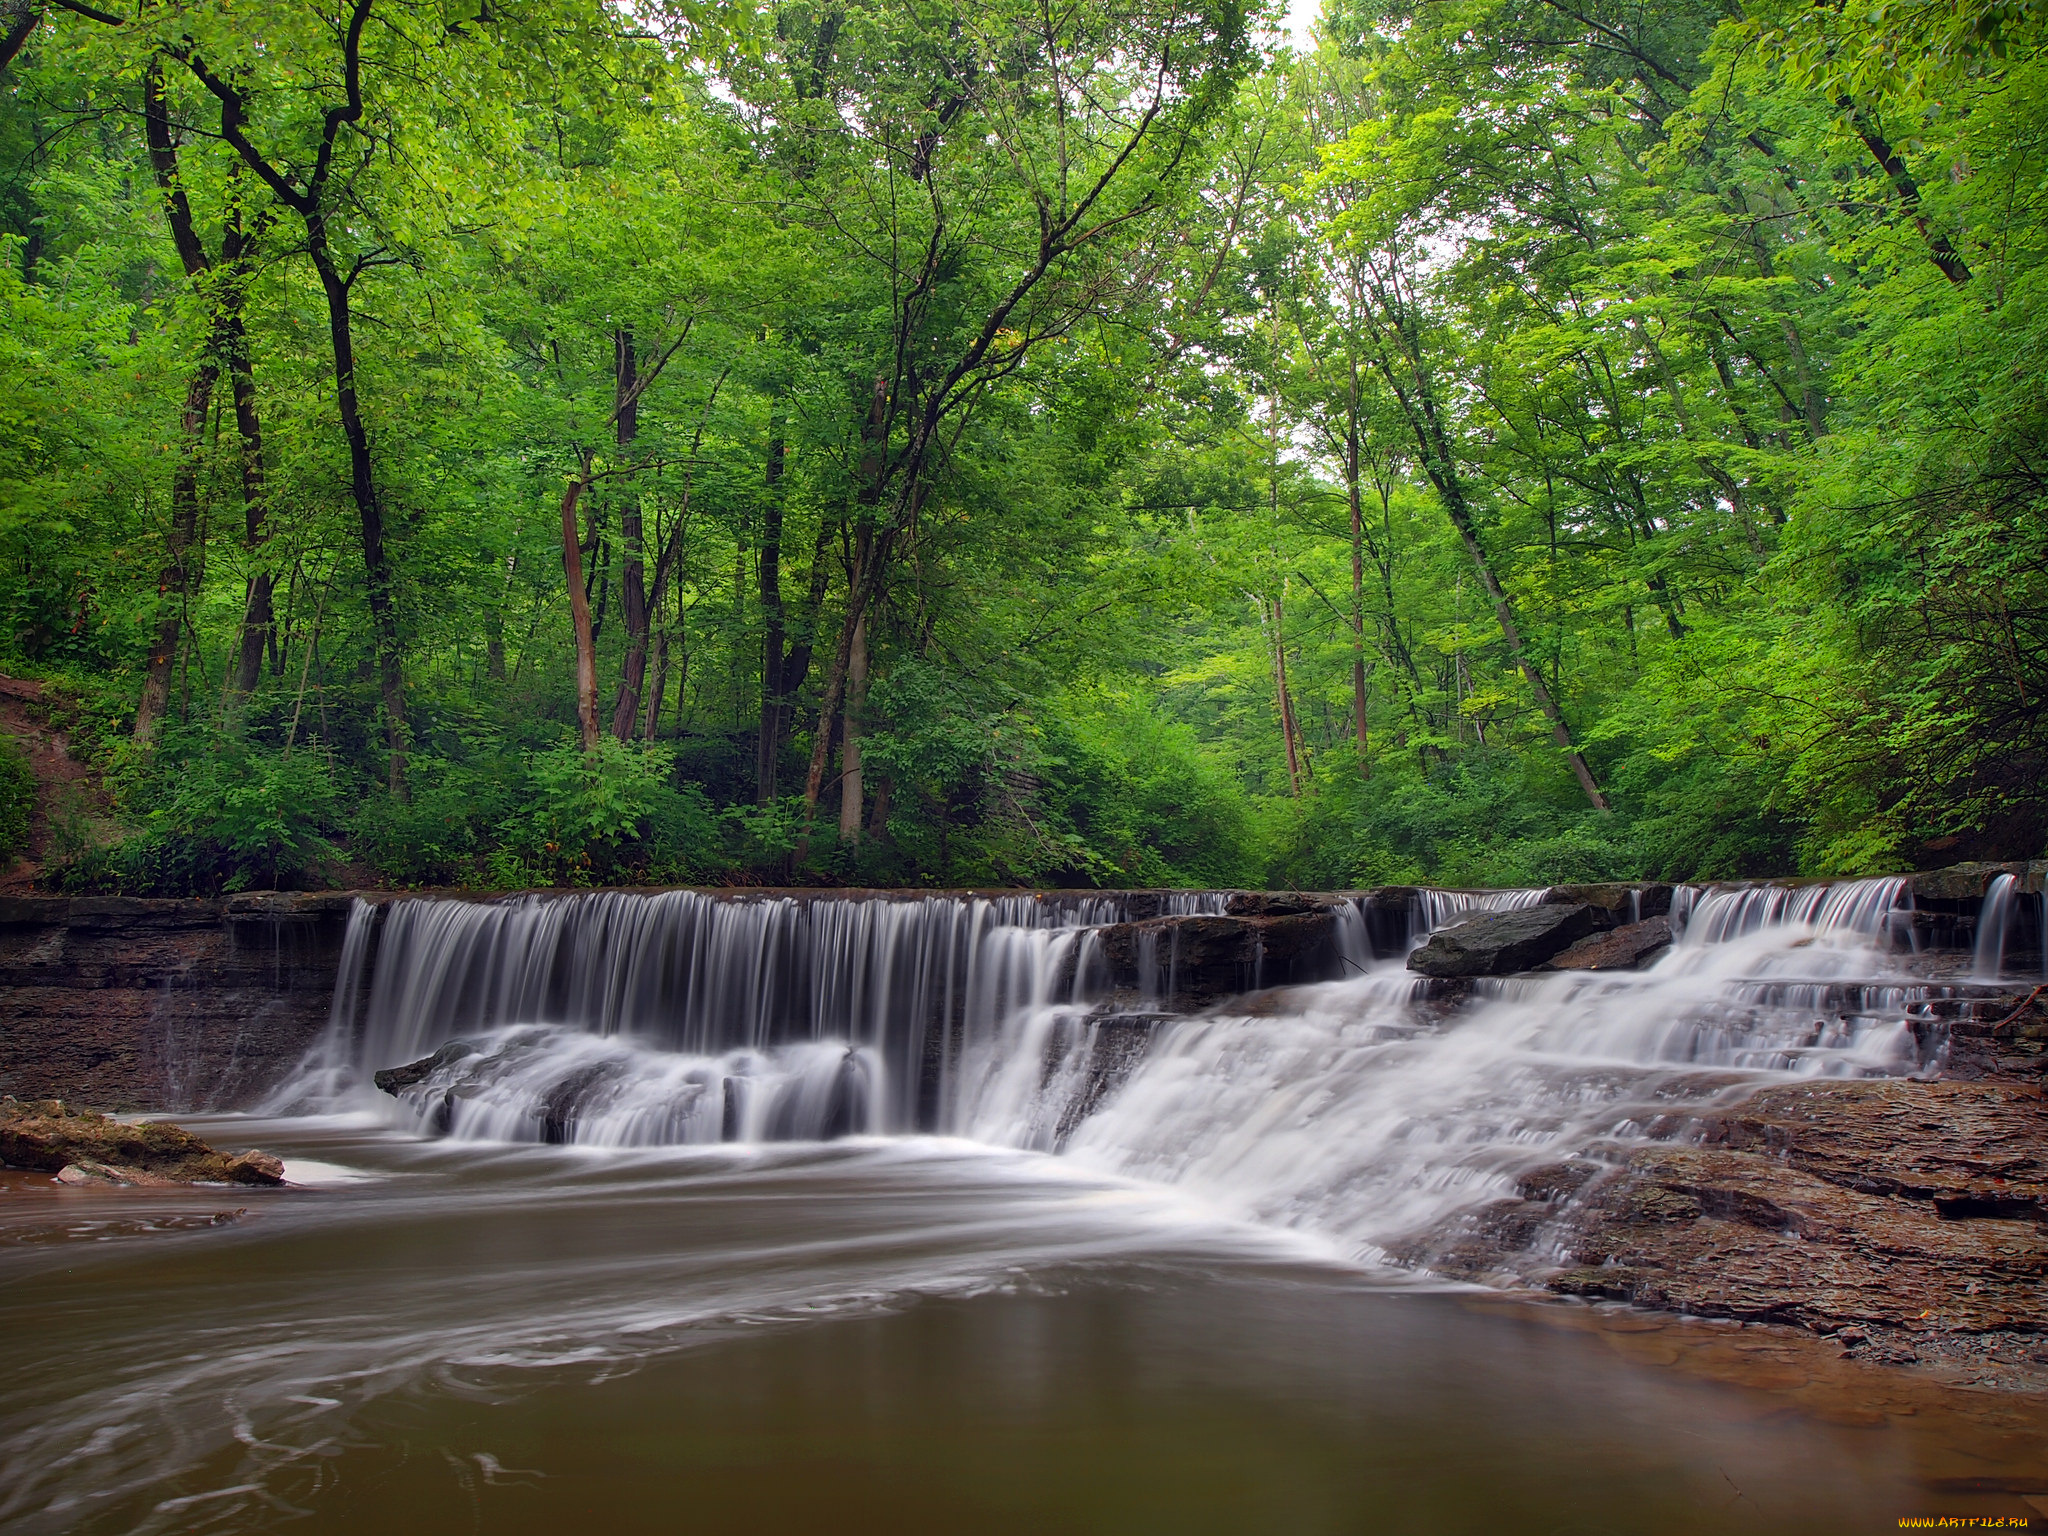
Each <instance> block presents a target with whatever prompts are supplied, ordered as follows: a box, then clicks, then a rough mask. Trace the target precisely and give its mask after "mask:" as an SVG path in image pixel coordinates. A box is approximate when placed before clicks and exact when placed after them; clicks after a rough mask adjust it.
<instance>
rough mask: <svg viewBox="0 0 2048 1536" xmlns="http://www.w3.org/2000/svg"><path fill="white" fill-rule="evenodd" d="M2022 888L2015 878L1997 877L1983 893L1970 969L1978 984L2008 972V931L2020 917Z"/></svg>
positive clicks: (1994, 979)
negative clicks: (2006, 956)
mask: <svg viewBox="0 0 2048 1536" xmlns="http://www.w3.org/2000/svg"><path fill="white" fill-rule="evenodd" d="M2019 885H2020V883H2019V880H2018V879H2017V878H2016V877H2015V876H2012V875H1998V876H1996V877H1994V878H1993V880H1992V882H1991V884H1990V886H1989V887H1988V888H1987V889H1986V890H1985V892H1984V905H1983V906H1982V907H1981V908H1980V909H1979V910H1978V913H1977V948H1976V953H1975V954H1974V955H1972V956H1971V966H1970V974H1971V975H1972V976H1974V977H1975V978H1976V979H1977V980H1979V981H1996V980H1998V977H1999V973H2000V972H2002V971H2003V970H2004V969H2005V932H2006V929H2007V927H2008V926H2009V925H2010V924H2011V923H2012V920H2013V919H2014V918H2015V917H2016V916H2018V912H2017V910H2016V909H2017V908H2018V905H2019V903H2018V901H2017V900H2016V898H2017V896H2018V894H2019Z"/></svg>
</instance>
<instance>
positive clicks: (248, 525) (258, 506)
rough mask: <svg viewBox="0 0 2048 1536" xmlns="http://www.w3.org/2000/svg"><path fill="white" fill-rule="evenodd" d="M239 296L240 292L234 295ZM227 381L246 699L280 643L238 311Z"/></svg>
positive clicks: (257, 437) (239, 670)
mask: <svg viewBox="0 0 2048 1536" xmlns="http://www.w3.org/2000/svg"><path fill="white" fill-rule="evenodd" d="M236 298H237V301H238V302H239V300H240V294H239V291H238V292H237V294H236ZM229 345H230V351H229V353H228V384H229V387H230V388H231V389H232V390H233V391H234V398H235V431H236V434H237V435H238V436H239V437H240V438H241V440H242V549H243V551H244V552H245V553H246V554H247V555H248V557H249V561H250V564H251V570H250V572H249V590H248V594H247V596H246V598H245V600H244V602H243V607H242V653H241V656H240V657H239V659H238V662H237V665H236V667H235V683H234V691H235V693H236V694H237V695H239V696H240V697H243V698H247V697H248V696H249V695H250V694H252V693H254V692H255V691H256V683H257V680H258V679H259V678H261V677H262V675H263V653H264V651H265V649H266V648H271V647H274V646H275V645H276V632H277V619H276V615H275V614H274V612H273V611H272V599H273V594H274V592H275V591H276V584H277V579H276V577H275V576H273V575H272V574H271V573H270V572H269V571H266V570H263V569H261V568H260V566H258V565H257V564H256V562H257V561H258V559H259V558H260V556H261V554H262V550H263V546H264V545H265V544H267V543H268V542H269V541H270V531H269V529H268V528H266V527H265V526H264V524H265V523H266V521H267V520H268V517H269V512H270V504H269V496H268V493H267V489H266V486H265V478H264V467H263V427H262V423H261V422H260V421H259V420H258V419H257V416H256V379H255V375H254V373H253V371H252V370H251V368H250V366H249V338H248V334H247V333H246V332H245V331H244V330H243V329H242V318H241V316H240V314H239V313H238V314H236V315H235V317H234V330H233V334H232V335H231V336H230V338H229Z"/></svg>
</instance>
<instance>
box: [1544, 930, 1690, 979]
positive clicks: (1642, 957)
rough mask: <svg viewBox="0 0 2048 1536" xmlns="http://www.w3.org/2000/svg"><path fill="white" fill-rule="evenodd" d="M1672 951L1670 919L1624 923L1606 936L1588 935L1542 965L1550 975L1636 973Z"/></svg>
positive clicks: (1604, 934)
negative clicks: (1598, 972) (1576, 972)
mask: <svg viewBox="0 0 2048 1536" xmlns="http://www.w3.org/2000/svg"><path fill="white" fill-rule="evenodd" d="M1670 947H1671V921H1670V919H1669V918H1663V917H1651V918H1645V919H1644V920H1643V921H1642V922H1640V923H1624V924H1622V925H1621V926H1620V927H1619V928H1614V929H1610V930H1609V931H1608V932H1606V933H1594V934H1588V935H1587V936H1586V937H1585V938H1583V939H1581V940H1579V941H1578V943H1576V944H1574V945H1572V946H1571V947H1570V948H1568V949H1566V950H1565V951H1564V952H1563V953H1561V954H1558V955H1554V956H1552V957H1551V959H1550V960H1548V961H1546V962H1545V964H1544V969H1545V970H1551V971H1637V970H1641V969H1642V968H1643V967H1644V966H1646V965H1648V964H1649V963H1650V962H1651V961H1652V960H1655V959H1656V958H1657V957H1658V956H1659V955H1661V954H1663V953H1664V951H1665V950H1667V949H1669V948H1670Z"/></svg>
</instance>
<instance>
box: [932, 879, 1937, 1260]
mask: <svg viewBox="0 0 2048 1536" xmlns="http://www.w3.org/2000/svg"><path fill="white" fill-rule="evenodd" d="M1904 896H1905V891H1904V885H1903V882H1900V881H1895V880H1884V881H1856V882H1849V883H1846V884H1837V885H1834V886H1831V887H1807V888H1786V887H1764V888H1756V889H1750V890H1742V891H1714V892H1710V893H1707V894H1706V895H1705V896H1703V897H1702V898H1701V899H1700V901H1699V902H1698V904H1697V907H1696V909H1695V914H1694V919H1693V922H1692V923H1691V924H1690V925H1689V926H1688V928H1687V930H1686V932H1687V941H1686V943H1685V944H1683V945H1681V946H1677V947H1674V948H1673V949H1672V950H1670V951H1668V952H1667V953H1666V954H1665V956H1664V957H1663V958H1662V959H1661V960H1660V961H1659V962H1658V963H1657V964H1656V965H1654V966H1653V967H1652V968H1651V969H1649V970H1646V971H1642V972H1599V973H1564V974H1557V975H1547V976H1543V975H1532V976H1523V977H1512V978H1506V979H1502V980H1495V981H1481V982H1476V983H1472V984H1471V987H1472V997H1471V1000H1470V1002H1469V1003H1467V1004H1466V1005H1465V1006H1463V1007H1462V1008H1459V1009H1456V1010H1454V1011H1450V1010H1447V1009H1446V1007H1445V1004H1444V1000H1443V999H1442V997H1441V996H1440V995H1439V994H1438V990H1437V989H1439V988H1440V987H1441V986H1442V984H1441V983H1432V982H1429V981H1426V980H1423V979H1421V978H1418V977H1415V976H1413V975H1411V974H1409V973H1407V972H1405V971H1400V970H1395V969H1393V968H1391V967H1386V966H1383V967H1381V968H1380V969H1378V970H1376V971H1375V972H1374V973H1373V974H1370V975H1367V976H1363V977H1359V978H1356V979H1353V980H1349V981H1344V982H1336V983H1329V984H1326V985H1323V986H1319V987H1314V988H1307V989H1303V991H1302V994H1301V996H1300V997H1299V999H1298V1001H1297V1002H1296V1004H1295V1006H1293V1007H1291V1008H1290V1009H1288V1010H1287V1011H1286V1012H1284V1013H1283V1014H1280V1015H1279V1016H1270V1015H1269V1016H1258V1017H1253V1016H1248V1015H1239V1016H1233V1015H1230V1014H1228V1013H1219V1014H1216V1015H1214V1016H1210V1017H1204V1018H1197V1019H1187V1020H1181V1021H1175V1022H1173V1023H1170V1024H1168V1025H1167V1026H1165V1027H1164V1028H1163V1029H1162V1030H1161V1031H1160V1032H1159V1034H1158V1036H1157V1038H1156V1039H1155V1040H1154V1042H1153V1043H1152V1045H1151V1047H1150V1049H1149V1050H1148V1051H1147V1053H1146V1054H1145V1056H1144V1058H1143V1059H1142V1061H1141V1062H1140V1063H1139V1065H1138V1066H1137V1067H1136V1069H1135V1070H1134V1071H1132V1072H1131V1073H1130V1074H1129V1075H1128V1077H1127V1079H1126V1080H1125V1081H1124V1082H1123V1084H1122V1085H1121V1087H1120V1088H1118V1089H1117V1090H1116V1091H1115V1092H1114V1093H1112V1094H1110V1095H1108V1096H1107V1097H1106V1098H1105V1100H1104V1102H1103V1103H1102V1104H1101V1105H1100V1107H1098V1108H1096V1109H1095V1110H1094V1112H1093V1113H1091V1114H1089V1115H1088V1116H1087V1117H1086V1118H1085V1119H1084V1120H1082V1121H1081V1122H1080V1123H1079V1125H1078V1126H1077V1127H1076V1128H1075V1129H1074V1130H1073V1132H1072V1134H1071V1136H1070V1137H1069V1139H1068V1141H1067V1143H1066V1155H1067V1156H1069V1157H1071V1158H1074V1159H1076V1160H1078V1161H1080V1162H1082V1163H1083V1164H1085V1165H1087V1166H1090V1167H1092V1168H1095V1169H1098V1170H1101V1171H1104V1172H1110V1173H1116V1174H1122V1175H1127V1176H1132V1177H1138V1178H1144V1179H1152V1180H1158V1181H1162V1182H1167V1183H1171V1184H1174V1185H1177V1186H1179V1187H1181V1188H1183V1189H1185V1190H1188V1191H1190V1192H1192V1193H1195V1194H1197V1195H1200V1196H1202V1197H1204V1198H1205V1199H1207V1200H1208V1201H1210V1202H1212V1203H1213V1204H1214V1205H1215V1206H1216V1207H1218V1208H1219V1209H1221V1210H1222V1211H1224V1212H1226V1213H1228V1214H1230V1215H1232V1216H1235V1217H1240V1218H1244V1219H1249V1220H1253V1221H1258V1222H1263V1223H1268V1224H1273V1225H1279V1226H1284V1227H1290V1228H1296V1229H1300V1230H1304V1231H1308V1232H1312V1233H1314V1234H1316V1235H1319V1236H1321V1237H1324V1238H1327V1239H1330V1240H1333V1241H1335V1242H1336V1243H1338V1244H1339V1245H1340V1246H1341V1247H1342V1248H1343V1249H1344V1250H1345V1251H1347V1252H1349V1253H1351V1254H1353V1255H1356V1256H1359V1257H1364V1258H1389V1257H1391V1258H1396V1259H1399V1260H1402V1261H1403V1262H1424V1263H1426V1262H1427V1258H1428V1243H1427V1241H1425V1235H1426V1234H1431V1233H1436V1234H1439V1235H1441V1234H1442V1233H1444V1232H1445V1231H1447V1230H1449V1229H1450V1228H1454V1227H1455V1224H1456V1221H1457V1219H1458V1217H1459V1215H1460V1213H1462V1212H1465V1211H1469V1210H1472V1209H1475V1208H1476V1207H1478V1206H1481V1205H1483V1204H1485V1203H1486V1202H1488V1201H1490V1200H1493V1199H1496V1198H1499V1197H1501V1196H1504V1195H1507V1194H1510V1193H1512V1192H1513V1190H1514V1187H1515V1180H1516V1177H1517V1175H1518V1174H1520V1173H1523V1172H1527V1171H1529V1170H1530V1169H1532V1168H1534V1167H1537V1166H1540V1165H1542V1164H1544V1163H1548V1162H1554V1161H1557V1160H1559V1159H1566V1158H1586V1157H1591V1158H1595V1159H1601V1158H1608V1157H1612V1156H1615V1155H1617V1154H1618V1153H1620V1152H1623V1151H1625V1150H1626V1149H1627V1148H1628V1147H1629V1146H1630V1145H1633V1144H1638V1143H1640V1142H1642V1141H1644V1140H1646V1139H1650V1138H1653V1137H1668V1136H1673V1135H1683V1134H1684V1127H1685V1125H1686V1123H1687V1121H1688V1119H1689V1118H1690V1117H1692V1116H1695V1115H1697V1114H1698V1113H1699V1112H1700V1111H1702V1110H1703V1109H1705V1108H1706V1107H1708V1106H1710V1105H1711V1104H1712V1103H1714V1102H1715V1101H1717V1099H1719V1098H1720V1097H1723V1096H1725V1095H1727V1094H1729V1093H1730V1092H1741V1091H1744V1090H1746V1089H1747V1088H1750V1087H1753V1086H1757V1085H1760V1084H1763V1083H1767V1082H1771V1081H1778V1080H1790V1079H1795V1078H1802V1077H1805V1078H1813V1077H1867V1076H1889V1075H1903V1074H1909V1073H1912V1072H1915V1071H1917V1070H1921V1069H1923V1068H1926V1067H1928V1066H1930V1065H1932V1064H1933V1062H1934V1061H1935V1060H1936V1059H1938V1052H1939V1050H1940V1046H1941V1040H1942V1037H1941V1036H1940V1034H1939V1031H1938V1030H1936V1029H1934V1028H1932V1027H1931V1026H1930V1025H1929V1023H1928V1021H1927V1020H1926V1019H1925V1018H1922V1017H1917V1016H1916V1010H1917V1011H1919V1012H1924V1005H1925V1003H1926V1002H1927V1001H1928V1000H1929V999H1930V998H1931V997H1933V996H1935V995H1942V996H1946V995H1948V993H1949V992H1950V991H1952V989H1948V988H1941V987H1934V986H1930V985H1928V984H1926V983H1924V982H1920V981H1917V980H1909V979H1906V978H1899V979H1896V980H1891V981H1881V982H1877V983H1874V984H1873V983H1871V982H1869V981H1867V980H1866V978H1868V977H1870V976H1872V975H1873V974H1879V975H1881V974H1882V973H1883V972H1885V971H1886V970H1887V969H1888V965H1889V962H1888V960H1887V951H1886V948H1885V946H1886V945H1887V944H1888V943H1889V942H1890V941H1891V940H1892V939H1893V938H1894V937H1895V932H1896V914H1897V913H1898V912H1899V910H1900V903H1901V902H1902V900H1903V899H1904ZM1056 1076H1057V1074H1053V1077H1056ZM1051 1080H1052V1079H1051V1078H1049V1082H1050V1081H1051ZM1040 1118H1041V1119H1044V1118H1046V1114H1045V1112H1041V1116H1040ZM970 1129H971V1130H972V1131H973V1132H974V1133H976V1134H985V1133H987V1132H990V1131H993V1130H995V1129H996V1128H995V1127H994V1126H992V1125H990V1126H981V1125H976V1126H973V1127H971V1128H970ZM1418 1245H1420V1246H1418Z"/></svg>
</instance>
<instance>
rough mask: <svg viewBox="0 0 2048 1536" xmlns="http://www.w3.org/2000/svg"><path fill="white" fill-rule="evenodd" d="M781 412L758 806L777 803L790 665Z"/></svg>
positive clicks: (766, 568)
mask: <svg viewBox="0 0 2048 1536" xmlns="http://www.w3.org/2000/svg"><path fill="white" fill-rule="evenodd" d="M788 451H789V450H788V445H787V443H786V442H785V441H784V438H783V425H782V417H781V415H780V411H779V407H778V409H777V413H776V414H775V415H773V416H772V417H771V418H770V420H769V423H768V468H767V473H766V479H767V485H768V494H767V498H766V502H765V505H764V506H763V507H762V516H761V559H760V564H759V569H758V579H759V581H760V584H761V729H760V733H759V734H758V735H757V736H756V737H755V738H754V803H755V804H756V805H767V804H768V803H769V802H770V801H772V800H773V799H774V798H775V763H776V758H777V756H778V754H779V753H780V751H781V747H782V731H783V716H784V713H785V711H786V709H787V704H786V702H785V700H784V698H783V682H782V675H783V671H784V669H785V667H786V665H787V658H786V657H785V656H784V655H783V647H784V645H785V644H787V636H786V635H785V634H784V632H783V617H782V512H783V490H782V472H783V467H784V460H785V458H786V456H787V454H788Z"/></svg>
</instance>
